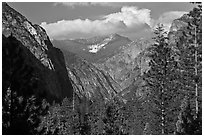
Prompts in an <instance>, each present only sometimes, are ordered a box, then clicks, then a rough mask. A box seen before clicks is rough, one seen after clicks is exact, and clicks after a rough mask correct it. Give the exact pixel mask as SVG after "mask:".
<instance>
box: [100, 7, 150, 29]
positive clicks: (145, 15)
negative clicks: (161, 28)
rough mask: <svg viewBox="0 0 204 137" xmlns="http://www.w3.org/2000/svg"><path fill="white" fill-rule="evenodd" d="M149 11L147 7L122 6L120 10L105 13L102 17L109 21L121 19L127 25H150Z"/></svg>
mask: <svg viewBox="0 0 204 137" xmlns="http://www.w3.org/2000/svg"><path fill="white" fill-rule="evenodd" d="M150 12H151V11H150V10H149V9H138V8H137V7H135V6H131V7H128V6H124V7H122V8H121V11H120V12H117V13H112V14H109V15H106V16H105V17H104V18H105V19H106V20H108V21H111V22H118V21H123V22H124V23H125V24H126V25H127V26H128V27H131V26H134V25H137V24H144V23H146V24H148V25H151V16H150Z"/></svg>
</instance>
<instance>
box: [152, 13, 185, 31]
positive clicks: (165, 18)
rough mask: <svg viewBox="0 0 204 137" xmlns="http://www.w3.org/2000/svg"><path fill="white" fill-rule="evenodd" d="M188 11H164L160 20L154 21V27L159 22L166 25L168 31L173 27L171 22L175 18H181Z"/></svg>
mask: <svg viewBox="0 0 204 137" xmlns="http://www.w3.org/2000/svg"><path fill="white" fill-rule="evenodd" d="M186 13H187V12H185V11H169V12H165V13H163V14H162V15H161V16H160V17H159V18H158V20H156V21H154V27H155V26H156V25H157V24H158V23H162V24H163V25H164V27H165V30H166V31H169V29H170V27H171V23H172V21H173V20H175V19H178V18H180V17H181V16H182V15H183V14H186Z"/></svg>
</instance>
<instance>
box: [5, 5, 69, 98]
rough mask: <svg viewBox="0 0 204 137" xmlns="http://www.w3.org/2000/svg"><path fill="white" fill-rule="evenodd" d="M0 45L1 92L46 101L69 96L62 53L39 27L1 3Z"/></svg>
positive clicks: (67, 78) (67, 79)
mask: <svg viewBox="0 0 204 137" xmlns="http://www.w3.org/2000/svg"><path fill="white" fill-rule="evenodd" d="M2 41H3V42H2V60H3V80H2V81H3V84H2V85H3V92H5V91H6V90H7V89H8V88H10V89H11V90H14V91H17V92H19V93H20V92H24V93H22V94H27V93H29V92H31V93H29V94H35V95H37V96H39V97H40V98H47V99H48V100H49V101H52V100H53V99H55V100H61V99H63V98H64V97H71V96H72V93H73V88H72V85H71V82H70V80H69V77H68V73H67V70H66V67H65V61H64V57H63V54H62V52H61V51H60V50H59V49H58V48H55V47H53V45H52V43H51V42H50V40H49V37H48V35H47V34H46V32H45V30H44V29H43V28H42V27H40V26H39V25H36V24H32V23H31V22H29V21H28V20H27V19H26V18H25V17H24V16H23V15H21V14H20V13H18V12H17V11H15V10H14V9H13V8H11V7H10V6H9V5H8V4H7V3H2ZM25 92H27V93H25Z"/></svg>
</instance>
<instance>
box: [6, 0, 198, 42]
mask: <svg viewBox="0 0 204 137" xmlns="http://www.w3.org/2000/svg"><path fill="white" fill-rule="evenodd" d="M8 4H9V5H10V6H11V7H12V8H14V9H16V10H17V11H18V12H20V13H21V14H23V15H24V16H25V17H26V18H27V19H28V20H29V21H31V22H32V23H34V24H39V25H40V26H42V27H43V28H44V29H45V30H46V32H47V33H48V35H49V37H50V38H51V39H58V40H59V39H61V40H62V39H75V38H90V37H93V36H99V35H109V34H113V33H118V34H120V35H123V36H126V37H129V38H130V39H132V40H134V39H136V38H141V37H148V36H151V33H152V31H153V30H154V28H155V27H156V25H157V24H158V23H162V24H164V27H165V29H166V30H167V31H168V29H169V27H170V25H171V23H172V21H173V20H174V19H177V18H179V17H181V16H182V15H183V14H185V13H188V12H189V11H190V10H192V8H193V7H194V5H193V4H190V3H188V2H186V3H184V2H143V3H142V2H129V3H127V2H9V3H8Z"/></svg>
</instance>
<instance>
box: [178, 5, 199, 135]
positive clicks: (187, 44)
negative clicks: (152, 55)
mask: <svg viewBox="0 0 204 137" xmlns="http://www.w3.org/2000/svg"><path fill="white" fill-rule="evenodd" d="M188 17H189V19H188V20H187V21H188V22H187V23H188V25H187V27H185V28H183V29H182V30H180V31H181V32H182V34H183V35H181V36H180V37H179V38H178V41H177V45H176V47H177V48H178V50H177V51H178V52H177V54H178V57H179V59H178V66H179V70H180V76H179V77H180V78H179V81H180V83H181V85H182V86H181V87H182V91H183V92H184V93H185V94H186V95H187V96H188V98H189V107H187V108H186V109H189V110H188V111H184V112H182V110H181V113H182V114H183V115H193V121H192V122H191V126H190V127H191V128H192V129H189V128H188V127H189V126H188V125H189V124H188V125H185V124H184V125H182V129H183V130H184V131H183V132H179V133H178V134H201V133H202V126H201V125H202V6H201V5H200V4H198V6H197V7H195V8H194V9H193V10H192V11H190V13H189V14H188ZM190 110H191V111H190ZM183 118H184V117H180V118H179V119H178V121H185V119H183ZM180 126H181V125H180ZM186 128H188V129H186ZM189 130H190V131H192V132H188V131H189Z"/></svg>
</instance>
